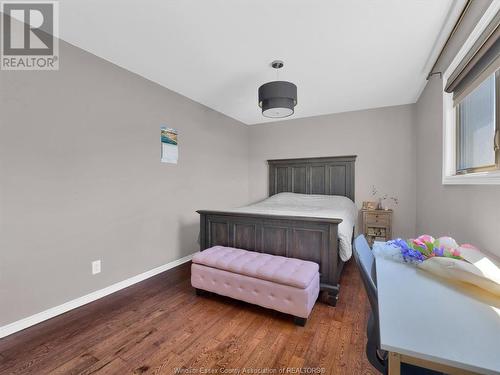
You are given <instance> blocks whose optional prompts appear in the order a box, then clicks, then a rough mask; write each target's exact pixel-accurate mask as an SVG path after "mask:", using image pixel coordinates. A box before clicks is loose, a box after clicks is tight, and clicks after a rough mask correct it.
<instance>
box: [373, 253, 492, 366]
mask: <svg viewBox="0 0 500 375" xmlns="http://www.w3.org/2000/svg"><path fill="white" fill-rule="evenodd" d="M376 267H377V287H378V304H379V315H380V339H381V347H382V349H384V350H386V351H388V352H389V374H399V368H400V362H407V363H410V364H416V365H418V366H422V367H427V368H431V369H435V370H438V371H444V372H446V373H449V374H470V373H480V374H500V299H495V298H490V299H487V298H486V297H484V298H482V300H479V299H477V298H474V297H472V295H471V294H468V293H473V292H471V290H470V289H469V290H468V291H466V292H463V291H460V289H459V288H458V287H456V286H453V285H452V284H448V283H447V282H446V281H443V280H440V279H439V278H435V277H433V276H431V275H430V274H428V273H426V272H425V271H422V270H419V269H417V268H416V267H414V266H411V265H408V264H402V263H397V262H394V261H392V260H387V259H384V258H382V257H377V259H376ZM476 291H477V290H476ZM474 295H476V294H474ZM479 295H481V293H479Z"/></svg>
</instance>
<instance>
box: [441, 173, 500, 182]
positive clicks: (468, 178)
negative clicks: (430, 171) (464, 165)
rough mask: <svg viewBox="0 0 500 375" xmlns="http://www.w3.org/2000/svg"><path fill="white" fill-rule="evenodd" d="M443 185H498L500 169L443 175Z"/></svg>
mask: <svg viewBox="0 0 500 375" xmlns="http://www.w3.org/2000/svg"><path fill="white" fill-rule="evenodd" d="M443 185H500V171H488V172H477V173H468V174H462V175H452V176H443Z"/></svg>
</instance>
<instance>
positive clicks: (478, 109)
mask: <svg viewBox="0 0 500 375" xmlns="http://www.w3.org/2000/svg"><path fill="white" fill-rule="evenodd" d="M499 85H500V77H499V72H498V71H497V72H496V73H493V74H492V75H490V76H489V77H488V78H487V79H486V80H485V81H484V82H483V83H481V84H480V85H479V86H478V87H477V88H476V89H475V90H474V91H472V92H471V93H470V94H468V95H466V96H465V97H464V98H463V99H462V100H461V101H460V102H459V103H458V104H457V105H456V106H455V107H456V114H457V121H456V126H457V130H456V138H457V145H456V152H457V155H456V161H457V166H456V173H457V174H465V173H475V172H480V171H488V170H496V169H499V151H498V137H496V135H497V134H498V129H499V127H498V120H499V116H497V115H496V109H497V108H499V106H498V105H497V102H498V99H499V95H496V92H497V91H498V89H497V88H498V86H499Z"/></svg>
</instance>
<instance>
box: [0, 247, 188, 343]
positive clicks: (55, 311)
mask: <svg viewBox="0 0 500 375" xmlns="http://www.w3.org/2000/svg"><path fill="white" fill-rule="evenodd" d="M193 255H194V254H191V255H188V256H185V257H184V258H181V259H177V260H174V261H173V262H170V263H167V264H164V265H162V266H159V267H156V268H153V269H152V270H149V271H146V272H144V273H141V274H140V275H136V276H133V277H131V278H129V279H126V280H123V281H120V282H118V283H116V284H113V285H110V286H108V287H106V288H104V289H100V290H96V291H95V292H92V293H89V294H86V295H84V296H82V297H79V298H76V299H74V300H71V301H68V302H66V303H63V304H62V305H59V306H56V307H52V308H50V309H48V310H45V311H42V312H39V313H38V314H35V315H31V316H28V317H27V318H24V319H21V320H18V321H15V322H13V323H10V324H7V325H5V326H2V327H0V338H2V337H5V336H9V335H11V334H13V333H16V332H19V331H21V330H23V329H25V328H28V327H31V326H33V325H35V324H38V323H40V322H43V321H44V320H48V319H50V318H53V317H55V316H57V315H60V314H64V313H65V312H67V311H70V310H73V309H76V308H77V307H80V306H83V305H86V304H87V303H90V302H93V301H95V300H98V299H99V298H102V297H105V296H107V295H109V294H111V293H114V292H117V291H119V290H121V289H125V288H127V287H129V286H131V285H134V284H137V283H138V282H141V281H143V280H146V279H149V278H150V277H153V276H155V275H158V274H159V273H162V272H164V271H167V270H169V269H171V268H174V267H177V266H180V265H181V264H184V263H186V262H189V261H190V260H191V259H192V258H193Z"/></svg>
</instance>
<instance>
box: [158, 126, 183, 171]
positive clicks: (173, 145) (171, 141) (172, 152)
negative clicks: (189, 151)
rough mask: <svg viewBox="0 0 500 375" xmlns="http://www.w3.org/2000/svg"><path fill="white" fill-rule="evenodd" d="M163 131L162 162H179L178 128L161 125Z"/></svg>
mask: <svg viewBox="0 0 500 375" xmlns="http://www.w3.org/2000/svg"><path fill="white" fill-rule="evenodd" d="M160 131H161V162H162V163H172V164H177V160H178V159H179V149H178V145H177V130H175V129H172V128H167V127H166V126H161V127H160Z"/></svg>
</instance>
